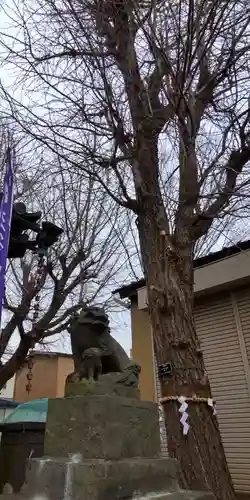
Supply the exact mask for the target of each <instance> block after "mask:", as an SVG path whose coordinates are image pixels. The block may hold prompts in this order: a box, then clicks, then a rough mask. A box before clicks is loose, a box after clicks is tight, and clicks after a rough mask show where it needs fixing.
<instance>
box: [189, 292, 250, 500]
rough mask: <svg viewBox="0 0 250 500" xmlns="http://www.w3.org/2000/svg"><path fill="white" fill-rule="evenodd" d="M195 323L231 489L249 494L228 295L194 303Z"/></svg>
mask: <svg viewBox="0 0 250 500" xmlns="http://www.w3.org/2000/svg"><path fill="white" fill-rule="evenodd" d="M245 309H246V308H245ZM249 312H250V300H249ZM195 323H196V328H197V333H198V336H199V339H200V342H201V348H202V351H203V355H204V362H205V366H206V370H207V372H208V377H209V380H210V384H211V389H212V394H213V397H214V399H215V400H216V408H217V412H218V421H219V427H220V432H221V436H222V441H223V444H224V448H225V453H226V457H227V461H228V465H229V469H230V472H231V475H232V479H233V482H234V485H235V489H236V490H237V491H242V492H250V398H249V391H248V385H247V380H246V374H245V371H244V365H243V360H242V351H241V346H240V341H239V336H238V333H237V327H236V320H235V315H234V310H233V305H232V301H231V298H230V295H229V294H220V296H214V297H212V298H207V299H200V300H199V302H198V301H197V303H196V305H195ZM249 347H250V321H249ZM249 357H250V349H249Z"/></svg>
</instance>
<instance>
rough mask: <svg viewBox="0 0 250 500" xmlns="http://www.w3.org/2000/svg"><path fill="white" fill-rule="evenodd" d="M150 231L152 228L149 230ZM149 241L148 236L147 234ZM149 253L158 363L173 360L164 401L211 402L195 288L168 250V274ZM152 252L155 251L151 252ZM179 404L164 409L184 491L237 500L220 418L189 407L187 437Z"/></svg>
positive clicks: (205, 409) (194, 404)
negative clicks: (196, 321) (174, 398)
mask: <svg viewBox="0 0 250 500" xmlns="http://www.w3.org/2000/svg"><path fill="white" fill-rule="evenodd" d="M148 229H149V228H148ZM147 234H148V236H149V232H147ZM154 247H155V255H152V253H151V259H152V264H151V265H149V268H148V274H147V283H148V298H149V300H148V303H149V312H150V318H151V322H152V327H153V332H154V333H155V342H154V343H155V350H156V357H157V360H158V363H159V364H161V363H165V362H168V361H170V362H171V364H172V377H171V378H169V379H165V380H164V381H163V382H162V396H163V397H164V396H165V397H168V396H181V395H182V396H186V397H193V396H194V395H196V396H198V397H204V398H210V397H211V390H210V386H209V381H208V378H207V375H206V372H205V367H204V361H203V357H202V353H201V350H200V346H199V341H198V338H197V334H196V330H195V325H194V319H193V307H192V305H193V292H192V286H190V284H189V283H185V278H186V276H184V275H183V270H182V269H181V264H182V263H183V259H180V260H179V261H178V260H176V261H172V259H171V257H167V254H168V251H167V250H165V253H166V256H165V260H166V271H165V275H163V274H162V276H160V275H159V273H157V272H155V268H157V267H158V266H157V264H156V263H157V262H158V263H160V262H162V259H163V258H164V257H163V255H162V253H160V252H158V251H157V245H154ZM151 248H152V247H151ZM185 265H186V267H187V266H190V268H191V266H192V262H191V259H190V258H188V259H187V260H186V262H185ZM179 407H180V404H179V403H178V402H177V401H168V402H166V403H165V404H164V411H165V421H166V429H167V439H168V448H169V454H170V456H171V457H174V458H177V459H178V461H179V463H180V482H181V485H182V486H183V487H184V488H189V489H211V490H212V491H213V493H214V494H215V496H216V498H217V499H218V500H234V499H235V493H234V489H233V485H232V481H231V477H230V474H229V471H228V467H227V462H226V458H225V454H224V449H223V446H222V442H221V437H220V432H219V428H218V423H217V418H216V416H215V415H213V411H212V409H211V407H209V406H208V405H207V404H206V403H204V402H201V403H199V402H190V403H189V406H188V415H189V417H188V423H189V426H190V428H189V432H188V434H187V435H183V427H182V425H181V423H180V413H179Z"/></svg>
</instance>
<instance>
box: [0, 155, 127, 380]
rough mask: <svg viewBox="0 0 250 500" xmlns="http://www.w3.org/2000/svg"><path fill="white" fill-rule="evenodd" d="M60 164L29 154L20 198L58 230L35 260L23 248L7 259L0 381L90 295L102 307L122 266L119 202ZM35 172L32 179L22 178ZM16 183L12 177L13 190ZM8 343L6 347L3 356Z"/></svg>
mask: <svg viewBox="0 0 250 500" xmlns="http://www.w3.org/2000/svg"><path fill="white" fill-rule="evenodd" d="M62 163H63V161H62V160H61V159H60V158H59V157H57V156H55V155H54V156H53V157H51V155H50V158H49V157H48V158H46V161H45V158H43V159H42V160H39V161H38V162H35V158H34V156H33V165H32V167H31V171H30V174H28V173H27V174H26V177H25V183H26V194H25V198H22V201H25V202H26V204H27V206H28V209H30V211H36V210H38V209H39V210H40V211H41V212H42V216H43V220H50V221H53V222H54V223H56V224H57V225H58V226H60V227H62V228H63V229H64V235H63V236H62V237H61V238H60V241H59V242H58V244H57V245H54V246H53V247H52V248H51V249H50V251H49V252H48V255H47V256H46V257H45V258H44V259H43V261H42V262H41V260H40V258H39V256H35V255H32V254H29V253H28V252H27V254H26V255H25V257H24V258H23V259H21V261H19V260H18V261H17V260H14V259H12V260H11V261H10V262H9V265H8V268H7V272H6V296H5V304H4V318H5V325H4V328H3V329H2V332H1V336H0V359H2V360H4V361H6V362H5V364H4V363H2V366H1V368H0V387H2V386H3V385H4V384H5V383H6V381H7V380H8V379H9V378H10V377H11V376H12V375H13V374H14V373H15V372H16V371H17V370H18V369H19V368H20V366H21V364H22V363H23V361H24V360H25V358H26V356H27V354H28V353H29V350H30V349H32V348H34V347H35V344H36V343H42V344H43V345H44V342H48V341H49V340H50V339H51V338H54V336H55V335H56V334H63V333H65V331H66V327H67V324H68V321H69V317H70V315H71V314H72V313H73V312H75V311H77V310H78V309H80V308H81V307H82V306H84V305H86V304H90V303H91V302H93V301H94V302H95V303H98V302H100V301H101V303H102V304H104V305H105V304H106V306H107V307H108V301H109V298H110V291H111V289H112V286H114V284H115V283H116V281H115V277H116V274H117V273H118V272H119V270H120V269H121V267H122V266H124V265H125V267H126V259H124V260H123V261H121V257H120V248H121V243H120V240H121V239H123V238H124V239H125V238H126V232H127V229H126V219H125V218H123V217H122V214H121V211H120V208H119V206H118V205H117V204H116V203H115V202H114V201H113V200H112V199H110V197H108V196H107V194H106V192H105V191H103V190H102V189H101V188H100V185H99V184H98V185H97V183H96V181H95V180H94V179H93V178H92V179H90V178H86V175H80V176H79V175H76V174H74V173H71V172H67V173H66V170H67V169H66V168H65V169H63V165H62ZM38 167H39V169H38ZM37 169H38V170H37ZM35 172H37V177H38V182H35V181H34V182H32V183H30V184H29V179H32V178H34V176H35ZM39 172H40V174H41V172H42V175H40V177H39ZM28 185H30V188H28ZM20 187H21V186H20V180H19V183H18V182H17V191H18V189H20ZM122 221H123V222H122ZM118 224H119V231H118V229H117V226H118ZM39 261H40V266H39ZM13 336H14V344H13ZM18 338H19V340H18ZM16 343H18V345H17V346H16V345H15V344H16ZM10 345H12V347H14V350H13V349H12V354H11V355H9V352H8V350H9V346H10ZM6 354H8V356H7V360H6Z"/></svg>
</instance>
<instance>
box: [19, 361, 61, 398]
mask: <svg viewBox="0 0 250 500" xmlns="http://www.w3.org/2000/svg"><path fill="white" fill-rule="evenodd" d="M57 371H58V358H57V357H48V356H38V357H35V358H34V365H33V368H32V380H31V381H30V382H31V391H30V393H28V392H27V391H26V385H27V383H28V380H27V377H26V376H27V373H28V372H29V370H28V366H27V364H25V366H24V367H23V368H21V370H20V371H19V372H18V373H17V375H16V383H15V390H14V399H15V400H16V401H18V402H25V401H31V400H32V399H39V398H54V397H56V396H57Z"/></svg>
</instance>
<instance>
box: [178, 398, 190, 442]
mask: <svg viewBox="0 0 250 500" xmlns="http://www.w3.org/2000/svg"><path fill="white" fill-rule="evenodd" d="M178 401H179V403H180V405H181V406H180V408H179V412H180V413H181V418H180V423H181V424H182V426H183V434H184V435H185V436H186V435H187V433H188V431H189V424H188V423H187V419H188V413H187V409H188V404H187V402H186V398H185V397H184V396H180V397H179V398H178Z"/></svg>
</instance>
